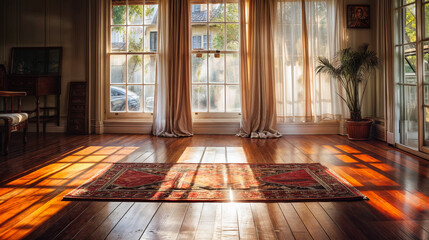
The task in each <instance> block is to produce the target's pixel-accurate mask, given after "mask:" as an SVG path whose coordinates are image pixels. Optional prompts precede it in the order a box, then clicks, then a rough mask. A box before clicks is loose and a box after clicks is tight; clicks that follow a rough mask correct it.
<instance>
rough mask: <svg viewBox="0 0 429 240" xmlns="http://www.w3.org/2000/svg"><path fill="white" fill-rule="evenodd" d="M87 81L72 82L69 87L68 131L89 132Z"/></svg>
mask: <svg viewBox="0 0 429 240" xmlns="http://www.w3.org/2000/svg"><path fill="white" fill-rule="evenodd" d="M87 86H88V84H87V83H86V82H71V83H70V88H69V104H68V117H67V132H69V133H78V134H87V133H88V94H87Z"/></svg>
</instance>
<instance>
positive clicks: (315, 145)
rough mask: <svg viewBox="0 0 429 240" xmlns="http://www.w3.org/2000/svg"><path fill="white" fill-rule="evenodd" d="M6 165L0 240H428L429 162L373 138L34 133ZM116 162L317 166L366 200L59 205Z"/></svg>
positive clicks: (0, 171)
mask: <svg viewBox="0 0 429 240" xmlns="http://www.w3.org/2000/svg"><path fill="white" fill-rule="evenodd" d="M14 139H16V142H15V143H16V144H12V145H11V153H10V155H9V156H7V157H2V158H1V161H0V165H1V166H0V176H1V178H0V181H1V182H0V239H22V238H27V239H36V238H40V239H88V238H89V239H105V238H107V239H185V238H186V239H212V238H214V239H224V238H225V239H226V238H227V239H230V238H231V239H258V238H259V239H301V238H306V239H347V238H353V239H408V238H414V239H428V238H429V234H428V231H429V213H428V210H429V197H428V194H429V188H428V186H429V181H428V175H429V169H428V168H429V163H428V162H427V161H426V160H422V159H419V158H417V157H414V156H411V155H409V154H406V153H403V152H401V151H398V150H396V149H394V148H391V147H388V146H387V145H386V144H385V143H383V142H379V141H376V140H372V141H366V142H349V141H348V140H347V139H345V138H344V137H341V136H336V135H323V136H320V135H319V136H284V137H283V138H281V139H268V140H254V139H243V138H238V137H235V136H217V135H216V136H215V135H206V136H204V135H200V136H198V135H197V136H194V137H192V138H179V139H177V138H174V139H170V138H156V137H152V136H148V135H102V136H69V135H59V134H47V135H46V136H44V137H36V136H35V135H30V138H29V144H28V145H27V146H26V147H25V149H24V150H23V149H22V144H21V143H20V142H19V141H18V140H20V138H19V136H18V137H16V138H15V137H14ZM115 162H169V163H176V162H178V163H180V162H181V163H199V162H202V163H310V162H320V163H322V164H323V165H325V166H327V167H328V168H330V169H331V170H332V171H333V172H335V173H336V174H337V175H339V176H341V177H342V178H344V179H346V180H347V181H348V182H349V183H351V184H352V185H353V186H355V187H356V188H358V189H359V190H360V191H362V193H363V194H365V195H367V196H368V197H369V198H370V200H369V201H360V202H305V203H303V202H300V203H154V202H140V203H134V202H85V201H75V202H67V201H61V199H62V197H63V196H64V195H65V194H67V193H68V192H69V191H70V190H71V189H74V188H75V187H77V186H79V185H80V184H82V183H83V182H85V181H86V180H88V179H90V178H91V177H92V176H94V175H95V174H96V173H98V172H99V171H101V170H103V169H105V168H106V167H108V166H110V165H111V164H112V163H115Z"/></svg>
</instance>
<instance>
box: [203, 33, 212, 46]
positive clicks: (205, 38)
mask: <svg viewBox="0 0 429 240" xmlns="http://www.w3.org/2000/svg"><path fill="white" fill-rule="evenodd" d="M203 44H204V49H207V35H204V38H203ZM209 48H212V36H209Z"/></svg>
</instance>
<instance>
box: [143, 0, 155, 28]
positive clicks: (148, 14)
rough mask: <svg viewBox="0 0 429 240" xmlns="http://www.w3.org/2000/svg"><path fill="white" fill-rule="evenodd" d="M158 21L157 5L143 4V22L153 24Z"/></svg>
mask: <svg viewBox="0 0 429 240" xmlns="http://www.w3.org/2000/svg"><path fill="white" fill-rule="evenodd" d="M157 23H158V5H157V4H153V5H144V24H145V25H155V24H157Z"/></svg>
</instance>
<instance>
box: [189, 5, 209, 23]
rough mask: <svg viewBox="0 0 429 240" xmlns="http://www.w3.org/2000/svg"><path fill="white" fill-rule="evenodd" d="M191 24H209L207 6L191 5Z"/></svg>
mask: <svg viewBox="0 0 429 240" xmlns="http://www.w3.org/2000/svg"><path fill="white" fill-rule="evenodd" d="M191 22H207V4H191Z"/></svg>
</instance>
